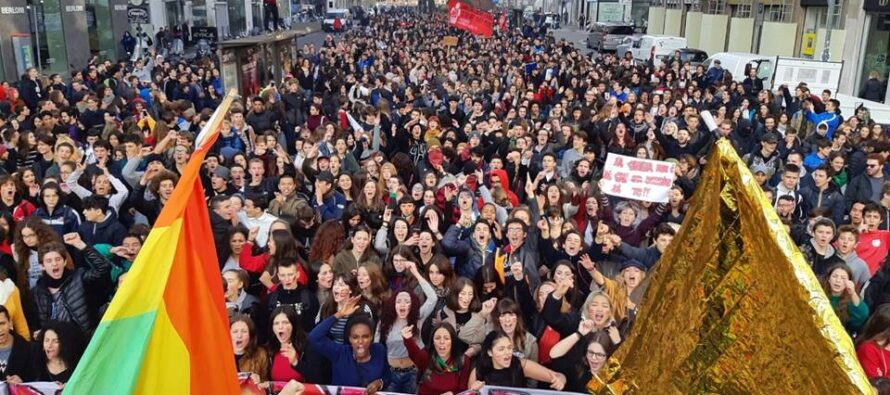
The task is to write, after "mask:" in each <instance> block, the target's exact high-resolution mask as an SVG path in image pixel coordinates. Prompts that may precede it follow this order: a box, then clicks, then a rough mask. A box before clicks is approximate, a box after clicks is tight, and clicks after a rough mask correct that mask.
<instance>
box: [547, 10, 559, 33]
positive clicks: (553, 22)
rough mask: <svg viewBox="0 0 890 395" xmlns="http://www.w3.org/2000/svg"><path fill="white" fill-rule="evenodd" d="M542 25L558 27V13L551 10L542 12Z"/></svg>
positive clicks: (551, 27)
mask: <svg viewBox="0 0 890 395" xmlns="http://www.w3.org/2000/svg"><path fill="white" fill-rule="evenodd" d="M544 26H545V27H547V28H548V29H559V14H554V13H552V12H548V13H546V14H544Z"/></svg>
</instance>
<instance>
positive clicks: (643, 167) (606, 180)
mask: <svg viewBox="0 0 890 395" xmlns="http://www.w3.org/2000/svg"><path fill="white" fill-rule="evenodd" d="M674 166H676V164H673V163H668V162H662V161H657V160H648V159H639V158H634V157H632V156H624V155H616V154H609V155H608V156H607V157H606V168H605V170H603V185H602V187H603V192H604V193H606V194H609V195H612V196H618V197H623V198H628V199H635V200H643V201H648V202H656V203H667V201H668V196H669V194H670V191H671V185H673V183H674Z"/></svg>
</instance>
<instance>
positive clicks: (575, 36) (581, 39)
mask: <svg viewBox="0 0 890 395" xmlns="http://www.w3.org/2000/svg"><path fill="white" fill-rule="evenodd" d="M551 31H552V32H553V37H555V38H556V41H559V40H561V39H566V41H568V42H571V43H573V44H574V45H575V48H578V49H580V50H581V53H583V54H589V53H590V52H591V50H590V49H587V31H585V30H584V29H581V28H579V27H578V26H574V25H570V26H565V27H563V28H560V29H553V30H551Z"/></svg>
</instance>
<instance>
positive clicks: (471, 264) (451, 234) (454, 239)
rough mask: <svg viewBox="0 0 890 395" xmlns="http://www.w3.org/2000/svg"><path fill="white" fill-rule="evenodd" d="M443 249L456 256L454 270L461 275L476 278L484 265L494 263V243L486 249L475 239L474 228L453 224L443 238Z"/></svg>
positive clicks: (450, 255)
mask: <svg viewBox="0 0 890 395" xmlns="http://www.w3.org/2000/svg"><path fill="white" fill-rule="evenodd" d="M442 250H443V251H444V252H445V254H446V255H448V256H449V257H453V258H454V271H455V272H456V273H457V274H458V275H459V276H461V277H466V278H475V277H476V272H478V271H479V268H481V267H482V266H483V265H494V257H495V253H494V252H495V250H494V245H493V243H492V244H491V245H489V246H488V248H486V249H485V250H484V251H483V250H482V249H481V248H480V246H479V245H477V244H476V242H475V241H473V230H472V228H468V229H464V228H463V227H460V226H458V225H452V226H451V227H449V228H448V230H447V231H446V232H445V237H443V238H442Z"/></svg>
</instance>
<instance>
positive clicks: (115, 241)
mask: <svg viewBox="0 0 890 395" xmlns="http://www.w3.org/2000/svg"><path fill="white" fill-rule="evenodd" d="M77 233H79V234H80V238H81V239H83V242H84V243H87V244H89V245H95V244H108V245H112V246H119V245H121V243H123V241H124V236H125V235H126V234H127V228H125V227H124V226H123V225H121V223H120V222H119V221H118V220H117V215H115V214H114V212H113V211H110V210H109V212H108V213H107V214H105V219H104V220H103V221H102V222H99V223H96V222H89V221H84V222H83V223H81V224H80V226H79V227H78V228H77Z"/></svg>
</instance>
